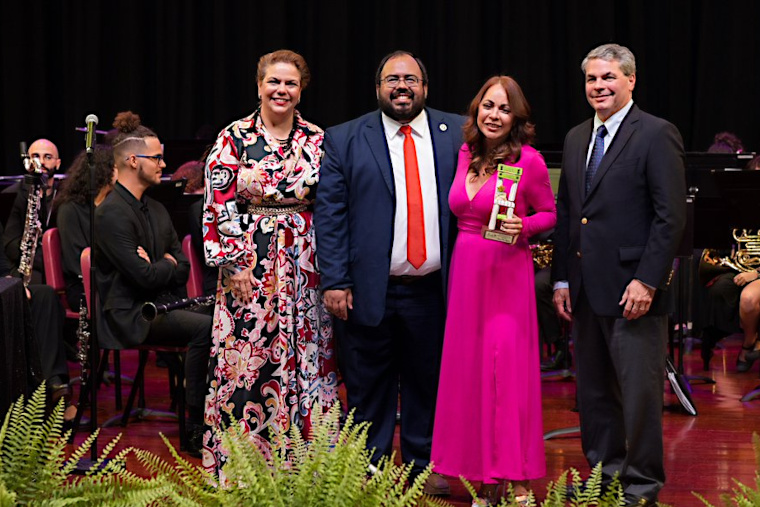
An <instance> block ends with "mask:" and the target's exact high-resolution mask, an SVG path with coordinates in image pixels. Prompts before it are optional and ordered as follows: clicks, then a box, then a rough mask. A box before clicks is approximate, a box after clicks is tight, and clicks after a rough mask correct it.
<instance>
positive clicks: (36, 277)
mask: <svg viewBox="0 0 760 507" xmlns="http://www.w3.org/2000/svg"><path fill="white" fill-rule="evenodd" d="M28 154H29V157H30V158H33V159H37V160H39V161H40V164H41V165H42V167H43V168H44V170H45V171H46V173H45V178H44V180H46V181H45V184H46V186H47V188H46V191H45V198H44V199H43V200H42V202H41V203H40V210H39V220H40V224H41V225H42V230H43V231H45V230H47V229H48V227H52V225H53V224H54V223H55V221H53V220H51V210H52V206H51V204H52V201H53V198H54V197H55V192H56V190H57V189H56V185H57V182H56V180H54V179H53V175H54V174H55V172H56V171H57V170H58V168H60V167H61V159H60V158H59V157H58V148H57V147H56V145H55V144H53V143H52V142H50V141H48V140H47V139H38V140H36V141H34V142H33V143H32V144H31V146H29V151H28ZM5 191H6V192H16V199H15V200H14V201H13V207H12V208H11V212H10V215H9V216H8V220H7V221H6V222H5V231H4V232H3V235H2V238H3V250H4V251H5V255H6V257H8V260H10V261H11V264H12V265H14V266H15V267H16V268H18V263H19V260H20V258H21V237H22V236H23V234H24V225H25V224H26V208H27V202H28V196H29V192H28V189H27V187H26V184H25V183H23V182H21V183H19V184H18V185H12V186H11V187H9V188H7V189H6V190H5ZM32 268H33V272H32V279H31V281H32V283H45V278H44V263H43V260H42V234H40V237H39V243H38V245H37V249H36V250H35V253H34V263H33V264H32Z"/></svg>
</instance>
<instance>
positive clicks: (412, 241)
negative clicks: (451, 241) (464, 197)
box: [401, 125, 427, 269]
mask: <svg viewBox="0 0 760 507" xmlns="http://www.w3.org/2000/svg"><path fill="white" fill-rule="evenodd" d="M401 132H402V133H403V134H404V169H405V171H404V172H405V173H406V209H407V215H408V216H407V226H406V258H407V259H408V260H409V264H411V265H412V266H414V268H415V269H420V266H422V265H423V264H424V263H425V259H427V250H426V249H425V211H424V209H423V208H422V187H420V171H419V168H418V167H417V149H416V148H415V147H414V139H412V127H410V126H409V125H404V126H403V127H401Z"/></svg>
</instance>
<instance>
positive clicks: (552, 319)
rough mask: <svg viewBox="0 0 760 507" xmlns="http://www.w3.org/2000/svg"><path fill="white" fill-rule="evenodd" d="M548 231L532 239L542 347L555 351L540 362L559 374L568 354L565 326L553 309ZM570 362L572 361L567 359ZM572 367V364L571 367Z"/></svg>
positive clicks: (549, 233) (539, 332)
mask: <svg viewBox="0 0 760 507" xmlns="http://www.w3.org/2000/svg"><path fill="white" fill-rule="evenodd" d="M552 232H553V231H547V232H545V233H543V234H541V235H539V236H534V237H532V238H530V244H531V249H532V252H533V267H534V272H535V290H536V315H537V317H538V337H539V340H540V341H541V344H543V345H548V346H549V348H551V349H553V353H551V355H550V357H549V358H547V359H546V360H545V361H542V362H541V370H542V371H550V370H556V369H558V368H560V367H561V366H562V365H563V364H565V357H564V355H565V354H566V353H569V352H567V347H566V344H565V339H566V338H565V336H564V335H563V333H562V324H561V322H560V320H559V317H558V316H557V311H556V310H555V308H554V302H553V300H552V297H553V296H554V285H553V284H552V281H551V252H552V243H551V235H552ZM567 359H568V360H569V357H568V358H567ZM568 364H569V363H568Z"/></svg>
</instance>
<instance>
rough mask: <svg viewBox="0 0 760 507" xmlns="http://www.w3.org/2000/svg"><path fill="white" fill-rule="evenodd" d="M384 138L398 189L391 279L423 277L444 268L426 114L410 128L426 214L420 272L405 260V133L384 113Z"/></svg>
mask: <svg viewBox="0 0 760 507" xmlns="http://www.w3.org/2000/svg"><path fill="white" fill-rule="evenodd" d="M382 120H383V128H384V130H385V139H386V142H387V143H388V152H389V153H390V157H391V166H392V167H393V181H394V184H395V187H396V215H395V218H394V221H393V249H392V251H391V272H390V273H389V274H390V275H392V276H401V275H417V276H422V275H426V274H428V273H432V272H433V271H436V270H438V269H441V246H440V232H439V228H440V227H439V224H438V186H437V184H436V176H435V156H434V154H433V141H432V138H431V135H430V127H429V125H428V119H427V113H426V112H425V110H424V109H423V110H422V112H421V113H420V114H418V115H417V117H416V118H414V119H413V120H412V121H410V122H409V123H408V125H409V126H410V127H411V128H412V139H414V145H415V148H416V149H417V167H418V169H419V173H420V186H421V188H422V208H423V212H424V214H425V250H426V252H427V258H426V259H425V263H424V264H423V265H422V266H420V269H415V268H414V266H412V265H411V264H409V261H408V260H407V258H406V245H407V215H408V213H407V206H406V173H405V168H404V134H403V133H402V132H401V127H402V126H403V125H402V124H401V123H399V122H397V121H396V120H394V119H392V118H390V117H389V116H386V115H385V113H383V114H382Z"/></svg>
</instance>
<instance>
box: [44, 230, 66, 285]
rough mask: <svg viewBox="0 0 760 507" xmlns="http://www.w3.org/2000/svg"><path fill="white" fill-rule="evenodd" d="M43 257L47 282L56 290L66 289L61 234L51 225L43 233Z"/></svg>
mask: <svg viewBox="0 0 760 507" xmlns="http://www.w3.org/2000/svg"><path fill="white" fill-rule="evenodd" d="M42 259H43V261H44V264H45V282H46V283H47V284H48V285H49V286H51V287H52V288H53V289H54V290H55V291H56V292H61V291H64V290H66V280H64V278H63V263H62V261H61V234H60V233H59V232H58V228H57V227H51V228H50V229H48V230H46V231H45V232H44V234H42Z"/></svg>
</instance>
